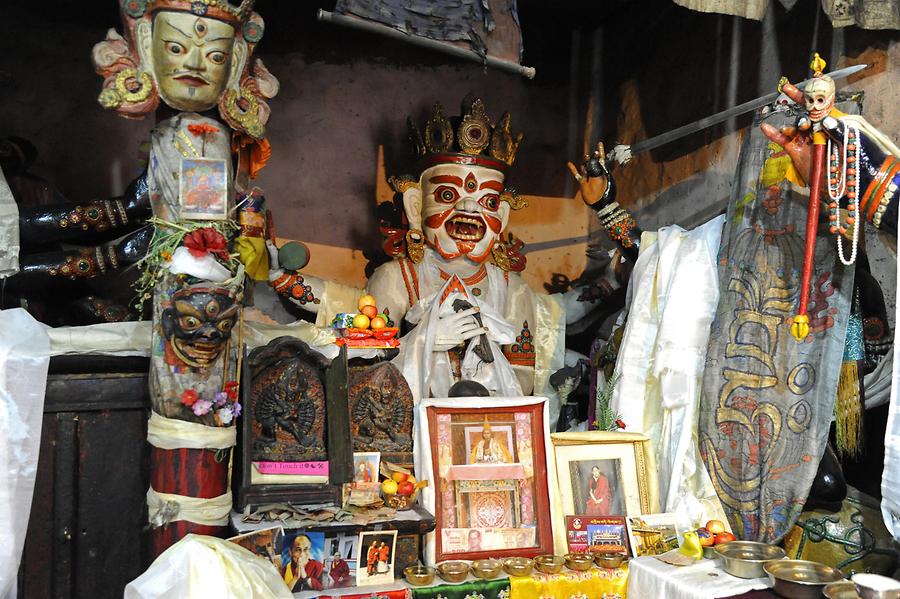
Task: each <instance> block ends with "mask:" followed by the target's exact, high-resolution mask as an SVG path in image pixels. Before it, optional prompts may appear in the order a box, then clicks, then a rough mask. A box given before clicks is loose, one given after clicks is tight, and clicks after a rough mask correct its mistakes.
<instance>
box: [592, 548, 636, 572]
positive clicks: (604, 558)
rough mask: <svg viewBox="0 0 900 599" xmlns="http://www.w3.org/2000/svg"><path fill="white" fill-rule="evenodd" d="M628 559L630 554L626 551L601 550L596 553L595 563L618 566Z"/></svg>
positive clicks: (610, 566)
mask: <svg viewBox="0 0 900 599" xmlns="http://www.w3.org/2000/svg"><path fill="white" fill-rule="evenodd" d="M626 559H628V556H626V555H625V554H624V553H618V552H613V551H599V552H597V553H595V554H594V563H595V564H597V565H598V566H600V567H601V568H609V569H613V568H618V567H619V566H621V565H622V563H623V562H624V561H625V560H626Z"/></svg>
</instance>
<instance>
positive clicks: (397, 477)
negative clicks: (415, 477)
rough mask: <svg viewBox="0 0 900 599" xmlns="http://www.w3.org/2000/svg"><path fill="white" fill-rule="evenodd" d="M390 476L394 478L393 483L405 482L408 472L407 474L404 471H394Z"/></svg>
mask: <svg viewBox="0 0 900 599" xmlns="http://www.w3.org/2000/svg"><path fill="white" fill-rule="evenodd" d="M391 478H393V479H394V482H395V483H397V484H400V483H403V482H406V480H407V479H408V478H409V474H407V473H406V472H394V473H393V474H391Z"/></svg>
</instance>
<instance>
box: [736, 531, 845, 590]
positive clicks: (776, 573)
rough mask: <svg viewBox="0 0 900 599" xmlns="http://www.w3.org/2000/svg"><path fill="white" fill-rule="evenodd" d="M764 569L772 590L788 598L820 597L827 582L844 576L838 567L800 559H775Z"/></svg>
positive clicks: (835, 580) (836, 580)
mask: <svg viewBox="0 0 900 599" xmlns="http://www.w3.org/2000/svg"><path fill="white" fill-rule="evenodd" d="M729 544H730V543H729ZM763 569H764V570H765V571H766V573H767V574H768V575H769V582H771V583H772V590H774V591H775V592H776V593H777V594H779V595H780V596H782V597H785V598H786V599H818V598H819V597H820V596H821V595H822V590H823V589H824V588H825V585H826V584H828V583H830V582H838V581H839V580H841V579H843V578H844V575H843V574H842V573H841V571H840V570H838V569H837V568H832V567H831V566H826V565H825V564H820V563H818V562H808V561H805V560H800V559H785V560H773V561H771V562H769V563H767V564H766V565H765V566H763Z"/></svg>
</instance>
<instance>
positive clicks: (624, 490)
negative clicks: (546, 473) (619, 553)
mask: <svg viewBox="0 0 900 599" xmlns="http://www.w3.org/2000/svg"><path fill="white" fill-rule="evenodd" d="M550 440H551V443H552V445H553V458H552V461H553V462H554V463H555V465H556V468H555V470H556V476H557V480H556V481H555V482H556V484H553V485H551V489H552V492H553V493H554V494H555V495H556V497H557V499H558V500H557V501H555V502H554V505H555V506H556V511H555V513H554V517H553V520H554V529H555V530H556V531H559V532H558V533H557V534H556V535H555V536H554V547H555V549H556V551H557V552H562V551H565V550H566V548H567V547H568V542H569V539H568V538H567V527H566V521H567V517H568V516H581V517H584V518H600V517H610V516H622V515H625V516H639V515H641V514H650V513H653V512H655V511H656V510H657V501H658V500H657V490H656V485H655V477H651V476H649V473H650V472H653V471H655V467H654V461H653V455H652V453H651V449H650V440H649V439H648V438H647V437H646V436H644V435H640V434H635V433H611V432H605V431H588V432H579V433H554V434H552V435H550Z"/></svg>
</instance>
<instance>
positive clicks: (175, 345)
mask: <svg viewBox="0 0 900 599" xmlns="http://www.w3.org/2000/svg"><path fill="white" fill-rule="evenodd" d="M239 309H240V305H239V304H238V303H237V302H236V301H235V298H234V297H233V296H232V295H231V294H229V293H228V292H227V291H225V290H222V289H207V288H203V289H184V290H182V291H178V292H176V293H175V294H174V295H173V296H172V304H171V305H170V306H169V307H168V308H166V309H165V310H163V312H162V319H161V320H162V329H163V334H164V335H165V338H166V341H168V342H169V344H170V345H171V347H172V351H173V352H175V355H176V356H177V357H178V359H180V360H181V361H182V362H184V363H185V364H187V365H188V366H193V367H195V368H201V367H205V366H209V365H210V364H211V363H212V362H214V361H215V360H216V358H218V357H219V354H220V353H221V352H222V350H223V349H224V348H225V345H226V344H227V343H228V340H229V339H230V338H231V329H232V328H233V327H234V324H235V321H236V320H237V318H238V314H239Z"/></svg>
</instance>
